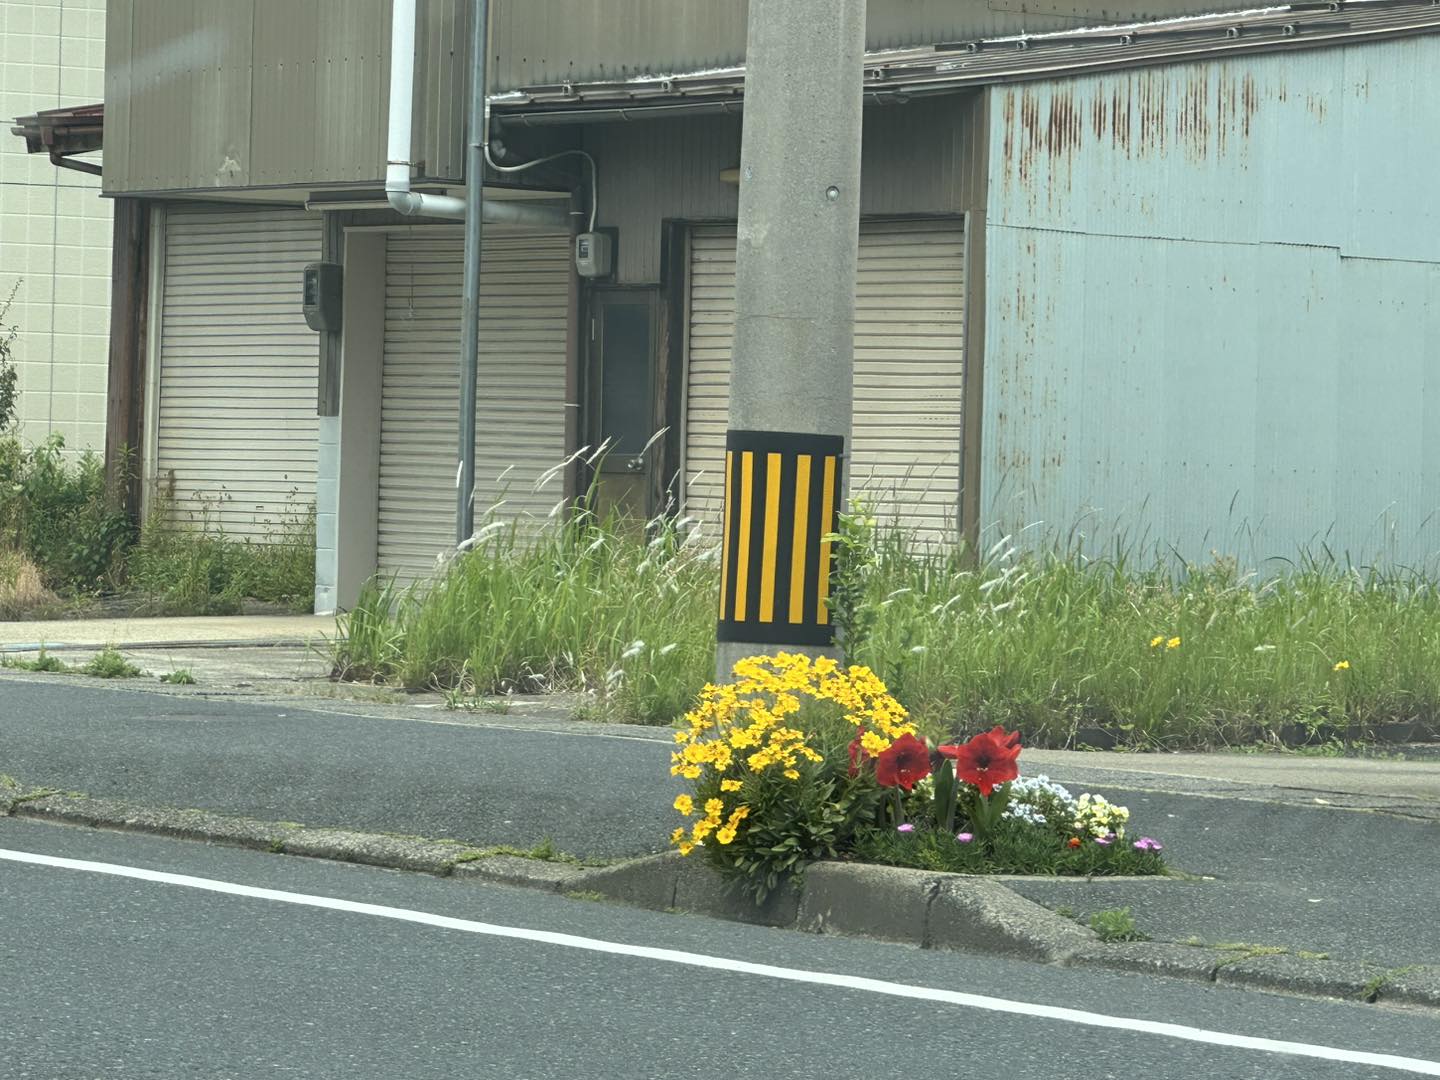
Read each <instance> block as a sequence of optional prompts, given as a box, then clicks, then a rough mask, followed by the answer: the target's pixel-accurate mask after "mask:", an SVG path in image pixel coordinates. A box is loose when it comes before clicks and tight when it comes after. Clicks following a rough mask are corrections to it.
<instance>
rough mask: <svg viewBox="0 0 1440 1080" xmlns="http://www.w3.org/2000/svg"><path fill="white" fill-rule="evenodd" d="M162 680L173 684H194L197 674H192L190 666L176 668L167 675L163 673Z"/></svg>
mask: <svg viewBox="0 0 1440 1080" xmlns="http://www.w3.org/2000/svg"><path fill="white" fill-rule="evenodd" d="M160 681H161V682H163V683H170V684H171V685H172V686H194V685H195V676H194V675H192V674H190V669H189V668H176V669H175V670H174V671H172V672H170V673H169V674H167V675H161V676H160Z"/></svg>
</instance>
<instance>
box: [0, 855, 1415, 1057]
mask: <svg viewBox="0 0 1440 1080" xmlns="http://www.w3.org/2000/svg"><path fill="white" fill-rule="evenodd" d="M0 860H4V861H8V862H16V863H30V864H32V865H35V866H51V867H57V868H59V869H62V870H83V871H86V872H88V873H92V874H107V875H109V876H111V877H121V878H132V879H134V880H137V881H151V882H157V883H159V884H162V885H179V886H182V887H184V888H187V889H202V890H204V891H206V892H214V893H224V894H226V895H228V896H245V897H250V898H252V899H255V900H274V901H278V902H280V903H283V904H297V905H299V906H301V907H312V908H324V909H326V910H329V911H349V912H354V913H355V914H358V915H373V916H376V917H379V918H382V919H395V920H398V921H400V922H409V923H419V924H420V925H422V926H436V927H441V928H443V929H447V930H463V931H465V932H466V933H471V934H484V935H486V936H488V937H498V938H510V939H512V940H517V941H531V942H537V943H540V944H544V945H558V946H561V947H562V948H566V949H583V950H585V951H587V952H597V953H609V954H611V955H614V956H629V957H636V958H639V959H644V960H657V961H660V962H662V963H666V964H683V965H685V966H687V967H697V968H709V969H711V970H714V971H728V972H733V973H736V974H740V975H760V976H763V977H765V978H770V979H783V980H786V981H788V982H796V983H809V984H812V985H816V986H832V987H841V988H843V989H846V990H862V991H865V992H866V993H871V994H884V995H887V996H889V997H900V998H916V999H919V1000H922V1001H937V1002H943V1003H944V1004H947V1005H959V1006H961V1007H963V1008H967V1009H980V1010H984V1011H986V1012H997V1013H1009V1014H1012V1015H1016V1016H1032V1017H1036V1018H1038V1019H1042V1020H1058V1021H1061V1022H1063V1023H1067V1024H1084V1025H1086V1026H1088V1027H1100V1028H1112V1029H1115V1030H1119V1031H1135V1032H1141V1033H1143V1034H1147V1035H1160V1036H1163V1037H1166V1038H1171V1039H1183V1040H1185V1041H1187V1042H1197V1043H1207V1044H1209V1045H1212V1046H1228V1047H1232V1048H1235V1049H1240V1050H1258V1051H1261V1052H1263V1053H1269V1054H1288V1055H1291V1056H1294V1057H1305V1058H1317V1059H1319V1060H1321V1061H1343V1062H1351V1063H1354V1064H1356V1065H1371V1066H1375V1067H1377V1068H1382V1069H1395V1070H1397V1071H1399V1072H1407V1073H1415V1074H1418V1075H1421V1076H1440V1061H1423V1060H1421V1059H1419V1058H1408V1057H1398V1056H1396V1055H1394V1054H1371V1053H1367V1052H1365V1051H1360V1050H1344V1049H1341V1048H1339V1047H1334V1046H1320V1045H1314V1044H1311V1043H1298V1042H1286V1041H1284V1040H1280V1039H1260V1038H1254V1037H1252V1036H1249V1035H1232V1034H1230V1033H1229V1032H1224V1031H1209V1030H1207V1029H1205V1028H1195V1027H1187V1026H1185V1025H1183V1024H1166V1023H1161V1022H1159V1021H1156V1020H1139V1019H1135V1018H1133V1017H1124V1016H1107V1015H1105V1014H1104V1013H1094V1012H1085V1011H1084V1010H1081V1009H1065V1008H1060V1007H1058V1006H1054V1005H1037V1004H1034V1003H1032V1002H1026V1001H1010V1000H1007V999H1005V998H995V997H986V996H984V995H982V994H966V993H961V992H959V991H956V990H939V989H936V988H934V987H929V986H912V985H909V984H907V983H896V982H887V981H885V980H883V979H867V978H864V977H862V976H858V975H839V974H835V973H833V972H826V971H806V970H804V969H802V968H786V967H776V966H774V965H771V964H752V963H750V962H749V961H746V960H732V959H729V958H727V957H723V956H706V955H705V954H703V953H691V952H683V951H681V950H678V949H657V948H652V947H650V946H648V945H626V944H623V943H621V942H616V941H601V940H600V939H598V938H587V937H579V936H577V935H574V934H559V933H555V932H554V931H551V930H529V929H525V928H524V927H519V926H500V925H497V924H495V923H484V922H475V921H473V920H471V919H456V918H452V917H451V916H449V915H433V914H431V913H429V912H425V911H412V910H410V909H408V908H394V907H385V906H383V905H381V904H363V903H359V902H357V901H354V900H339V899H336V898H334V897H330V896H313V895H311V894H309V893H296V892H286V891H284V890H281V889H262V888H259V887H257V886H254V885H237V884H235V883H234V882H229V881H217V880H215V879H214V878H200V877H190V876H189V875H187V874H169V873H165V872H163V871H160V870H146V869H144V868H142V867H137V866H121V865H118V864H115V863H102V862H90V861H87V860H84V859H62V858H58V857H56V856H54V855H39V854H34V853H32V852H27V851H9V850H6V849H4V848H0Z"/></svg>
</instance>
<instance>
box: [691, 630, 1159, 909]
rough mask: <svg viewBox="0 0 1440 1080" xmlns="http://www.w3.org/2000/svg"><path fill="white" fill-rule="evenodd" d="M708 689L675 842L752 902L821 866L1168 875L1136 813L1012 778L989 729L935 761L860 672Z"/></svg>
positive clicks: (776, 668)
mask: <svg viewBox="0 0 1440 1080" xmlns="http://www.w3.org/2000/svg"><path fill="white" fill-rule="evenodd" d="M734 678H735V681H734V682H732V683H729V684H726V685H723V686H714V685H710V686H706V687H705V689H704V690H703V691H702V692H701V694H700V697H699V700H698V701H697V702H696V704H695V707H694V708H693V709H692V710H691V711H690V712H689V713H687V714H686V716H685V720H684V726H682V727H681V728H680V730H678V731H676V733H675V741H676V743H677V744H678V746H677V749H676V751H675V753H674V754H673V755H672V762H671V770H670V771H671V774H672V775H676V776H682V777H684V778H685V779H687V780H689V781H691V782H692V784H693V791H692V792H690V793H686V794H683V795H680V796H679V797H677V798H676V800H675V804H674V805H675V809H676V811H677V812H679V813H680V815H681V816H682V817H683V818H684V819H685V820H684V822H683V823H682V824H681V825H680V826H679V827H677V828H676V829H675V831H674V832H673V833H672V834H671V836H670V841H671V843H672V844H673V845H675V846H676V847H677V848H678V849H679V851H680V853H681V854H682V855H690V854H692V853H693V852H696V851H697V850H698V851H700V852H701V853H702V854H703V856H704V857H705V858H707V859H708V860H709V862H710V863H711V865H713V866H714V867H715V868H716V869H717V870H718V871H720V872H721V873H722V874H724V875H726V876H727V877H730V878H732V879H736V880H738V881H739V882H740V883H741V884H742V886H743V887H744V888H745V889H746V891H747V892H749V893H750V894H751V895H753V896H754V897H755V898H756V899H757V900H763V899H764V897H765V896H766V895H767V894H768V893H769V892H771V891H772V890H773V889H775V888H776V887H777V886H778V885H779V884H780V883H781V882H782V881H783V880H784V879H785V878H786V877H787V876H789V875H791V874H795V873H798V872H800V871H802V870H803V869H804V867H805V865H806V864H807V863H810V862H813V861H815V860H817V859H853V860H857V861H865V862H876V863H886V864H890V865H894V866H910V867H919V868H922V869H930V870H945V871H957V872H963V873H1010V874H1079V875H1116V874H1162V873H1164V872H1165V863H1164V858H1163V856H1162V854H1161V851H1162V846H1161V845H1160V844H1159V843H1158V842H1157V841H1155V840H1153V839H1151V838H1150V837H1139V838H1138V839H1136V838H1132V837H1131V836H1129V835H1127V826H1128V824H1129V817H1130V813H1129V811H1128V810H1127V809H1125V808H1124V807H1122V806H1115V805H1113V804H1111V803H1109V802H1107V801H1106V800H1105V799H1104V798H1103V797H1101V796H1099V795H1091V794H1088V793H1086V794H1082V795H1081V796H1080V797H1079V798H1075V797H1074V796H1072V795H1071V794H1070V792H1068V791H1067V790H1065V788H1063V787H1061V786H1060V785H1058V784H1053V783H1051V782H1050V781H1049V780H1048V778H1046V777H1043V776H1037V777H1026V778H1022V777H1021V776H1020V770H1019V756H1020V752H1021V745H1020V736H1019V734H1018V733H1016V732H1008V733H1007V732H1006V731H1004V730H1003V729H1002V728H999V727H996V728H994V729H993V730H991V731H986V732H981V733H979V734H977V735H975V736H973V737H972V738H970V739H968V740H966V741H964V742H959V741H957V742H955V743H953V744H942V745H939V746H931V745H930V744H928V743H927V742H925V741H924V740H922V739H920V738H919V736H918V735H917V733H916V730H915V727H914V725H913V724H911V723H910V721H909V716H908V714H907V712H906V710H905V708H904V707H903V706H902V705H901V704H900V703H899V702H898V701H896V700H895V698H894V697H892V696H891V694H890V693H889V691H888V690H887V689H886V687H885V684H884V683H882V682H881V681H880V679H878V678H877V677H876V676H875V674H874V673H873V672H872V671H871V670H870V669H869V668H865V667H858V666H852V667H849V668H842V667H841V666H840V665H839V664H838V663H836V662H835V661H834V660H831V659H828V658H823V657H822V658H819V659H813V660H812V659H811V658H810V657H808V656H802V655H795V654H790V653H777V654H776V655H775V656H757V657H751V658H749V659H746V660H742V661H740V662H739V663H737V664H736V665H735V669H734Z"/></svg>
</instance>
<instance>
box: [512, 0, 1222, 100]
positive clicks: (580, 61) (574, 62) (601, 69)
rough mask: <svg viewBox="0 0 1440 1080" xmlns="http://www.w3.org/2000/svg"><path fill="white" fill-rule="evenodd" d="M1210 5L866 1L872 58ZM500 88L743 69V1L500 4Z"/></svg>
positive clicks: (1199, 1)
mask: <svg viewBox="0 0 1440 1080" xmlns="http://www.w3.org/2000/svg"><path fill="white" fill-rule="evenodd" d="M1214 6H1215V5H1214V4H1213V3H1206V2H1205V0H1122V2H1121V3H1120V4H1118V5H1115V4H1108V3H1107V4H1103V5H1102V4H1098V3H1086V2H1084V0H990V2H989V3H985V4H979V3H957V2H956V0H870V4H869V8H868V10H867V12H866V24H867V33H866V42H867V47H868V48H871V49H889V48H895V47H898V46H904V45H920V44H929V43H931V42H940V41H968V40H971V39H973V38H977V37H993V36H995V35H998V34H1012V33H1020V32H1021V31H1027V30H1028V31H1030V32H1031V33H1038V32H1040V31H1044V30H1064V29H1068V28H1071V27H1075V26H1083V25H1085V24H1096V23H1107V22H1124V21H1126V20H1130V19H1143V18H1160V17H1163V16H1167V15H1183V14H1190V13H1195V12H1201V11H1210V10H1213V9H1214ZM492 10H493V11H494V14H493V15H492V16H491V43H492V53H493V61H492V63H493V64H494V67H495V74H494V75H493V76H492V79H493V82H494V85H495V87H496V88H497V89H500V90H511V89H516V88H519V87H524V86H534V85H537V84H544V83H549V84H555V83H559V82H564V81H567V80H586V79H623V78H626V77H628V76H632V75H638V74H650V73H664V72H678V71H697V70H705V69H707V68H717V67H732V66H735V65H737V64H741V63H743V62H744V60H745V24H746V20H747V18H748V17H749V4H747V3H746V2H745V0H604V2H603V3H596V0H494V4H493V8H492Z"/></svg>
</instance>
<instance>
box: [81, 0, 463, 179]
mask: <svg viewBox="0 0 1440 1080" xmlns="http://www.w3.org/2000/svg"><path fill="white" fill-rule="evenodd" d="M420 10H421V18H422V24H421V26H420V27H419V32H418V35H417V40H418V42H419V51H418V56H417V60H416V83H417V89H416V113H415V147H414V151H413V156H414V159H415V160H417V161H419V162H422V163H423V168H422V169H421V170H419V174H418V179H437V180H450V181H458V180H459V179H460V178H461V176H462V165H463V158H464V146H463V135H464V102H465V94H464V85H465V79H466V77H467V67H466V52H467V50H466V48H465V35H466V27H465V22H466V20H465V17H464V10H465V5H464V4H463V3H462V0H424V2H422V4H421V8H420ZM109 17H110V20H111V22H110V32H109V35H108V41H107V46H106V58H105V61H106V62H105V72H106V96H105V106H106V131H105V176H104V180H103V186H104V190H105V191H106V192H107V193H109V194H138V193H154V192H165V191H204V190H208V189H214V188H224V187H273V186H284V185H304V186H308V187H323V186H325V185H327V184H344V183H355V182H366V183H375V182H378V181H379V180H381V179H382V178H383V176H384V173H385V102H386V96H387V94H388V92H389V64H390V60H389V44H390V43H389V36H390V4H389V2H388V0H305V2H303V3H297V2H293V0H110V7H109Z"/></svg>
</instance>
